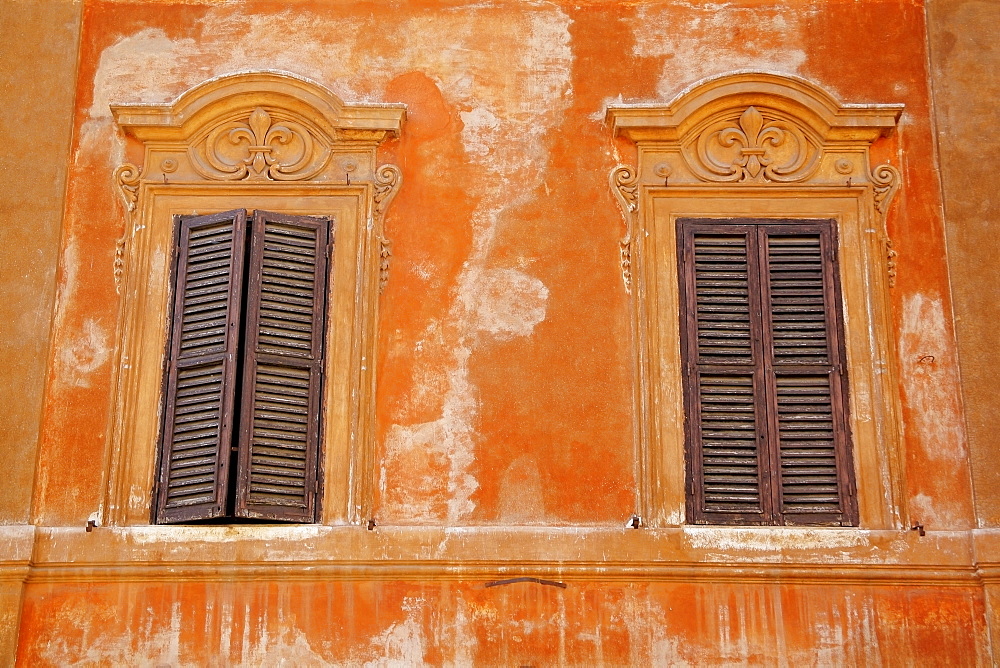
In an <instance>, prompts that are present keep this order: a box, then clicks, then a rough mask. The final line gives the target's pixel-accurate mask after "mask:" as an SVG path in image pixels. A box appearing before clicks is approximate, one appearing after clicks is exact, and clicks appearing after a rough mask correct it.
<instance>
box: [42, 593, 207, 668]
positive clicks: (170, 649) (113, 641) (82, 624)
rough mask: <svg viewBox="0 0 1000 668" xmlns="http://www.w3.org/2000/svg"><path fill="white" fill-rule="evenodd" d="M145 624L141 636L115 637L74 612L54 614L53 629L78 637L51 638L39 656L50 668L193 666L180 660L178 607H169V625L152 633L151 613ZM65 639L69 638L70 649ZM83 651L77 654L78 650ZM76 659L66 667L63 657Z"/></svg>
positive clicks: (65, 610)
mask: <svg viewBox="0 0 1000 668" xmlns="http://www.w3.org/2000/svg"><path fill="white" fill-rule="evenodd" d="M145 618H146V620H147V624H145V628H143V629H142V631H143V632H142V633H136V634H134V635H131V634H126V635H115V634H116V633H117V632H116V631H113V630H108V629H106V628H105V627H104V626H101V625H99V624H94V623H92V622H93V620H92V619H91V618H90V617H89V616H86V615H81V614H80V611H79V610H78V609H76V608H63V609H60V610H57V611H56V613H55V619H54V620H53V626H55V627H56V628H66V629H76V630H77V631H79V634H70V635H69V636H62V637H54V638H51V639H50V640H49V642H48V643H47V644H46V646H45V648H44V650H43V651H42V652H41V654H40V656H41V657H42V658H44V659H45V660H46V665H52V666H176V667H177V668H186V667H187V666H193V665H194V664H191V663H186V662H182V661H181V660H180V634H181V603H180V601H176V602H174V603H173V604H172V605H171V609H170V623H169V624H168V625H164V624H156V625H155V627H156V630H154V624H153V617H152V614H151V611H147V614H146V615H145ZM67 637H72V638H73V640H72V647H71V646H70V642H69V641H67ZM81 647H82V648H86V651H84V652H82V653H80V648H81ZM69 656H78V657H80V658H79V659H78V660H77V661H74V662H72V663H69V662H68V661H67V659H66V657H69Z"/></svg>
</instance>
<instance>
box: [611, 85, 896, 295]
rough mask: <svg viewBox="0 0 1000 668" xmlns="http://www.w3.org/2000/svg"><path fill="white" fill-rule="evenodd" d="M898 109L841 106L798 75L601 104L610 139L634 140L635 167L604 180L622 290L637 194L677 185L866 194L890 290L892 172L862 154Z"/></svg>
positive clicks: (751, 193) (750, 193) (637, 213)
mask: <svg viewBox="0 0 1000 668" xmlns="http://www.w3.org/2000/svg"><path fill="white" fill-rule="evenodd" d="M902 110H903V106H902V105H898V104H891V105H870V104H869V105H844V104H841V103H840V102H839V101H837V100H836V99H835V98H834V97H833V96H832V95H830V94H829V93H827V92H826V91H824V90H823V89H822V88H820V87H818V86H816V85H815V84H812V83H810V82H808V81H805V80H803V79H799V78H797V77H791V76H784V75H777V74H771V73H760V72H741V73H737V74H730V75H724V76H720V77H715V78H711V79H708V80H705V81H703V82H701V83H699V84H696V85H694V86H692V87H691V88H689V89H688V90H687V91H685V92H684V93H682V94H681V95H679V96H678V97H677V98H675V99H674V100H672V101H671V102H669V103H667V104H666V105H662V106H660V105H631V106H628V105H614V106H610V107H608V109H607V122H608V124H609V125H610V126H611V127H612V131H613V133H614V134H615V135H624V136H626V137H627V138H629V139H631V140H632V141H633V142H634V143H635V144H636V146H637V148H638V154H639V164H638V165H637V168H633V167H630V166H627V165H620V166H618V167H616V168H615V169H613V170H612V172H611V175H610V185H611V190H612V192H613V193H614V194H615V196H616V198H617V199H618V203H619V206H620V207H621V209H622V212H623V214H624V216H625V223H626V229H625V235H624V236H623V237H622V239H621V259H620V262H621V269H622V279H623V281H624V283H625V289H626V291H629V292H630V291H631V288H632V274H631V272H632V265H633V264H634V259H635V258H634V257H633V255H634V247H635V244H636V240H635V236H636V235H635V233H634V228H635V226H636V225H637V223H638V222H639V218H640V217H641V215H642V210H641V206H642V202H643V201H644V199H643V192H644V190H646V189H651V188H664V189H665V190H662V191H659V190H658V191H657V192H665V193H669V192H670V191H671V188H672V187H675V188H676V187H680V186H683V187H689V188H700V189H707V191H711V190H721V189H729V188H735V189H743V188H747V189H748V190H746V191H744V193H743V195H741V196H746V197H750V198H754V197H757V198H764V197H768V196H769V195H768V194H767V192H768V190H769V189H772V188H780V189H782V192H783V193H784V195H783V196H795V189H797V188H802V189H803V190H802V193H803V194H802V196H803V197H805V196H808V194H807V191H806V190H805V189H806V188H814V187H816V186H824V187H827V186H829V187H844V188H852V189H854V191H855V192H858V193H860V194H861V195H863V193H864V192H866V193H868V194H867V195H864V196H865V197H867V198H868V199H867V201H868V202H869V205H868V206H869V207H870V208H871V209H872V215H873V216H875V217H876V218H878V219H879V222H880V223H881V224H880V225H879V229H880V230H881V232H880V234H881V235H882V237H883V238H884V242H885V246H886V249H887V250H886V256H887V268H888V274H889V283H890V285H891V284H892V283H893V282H894V278H895V252H894V251H893V250H892V245H891V242H890V241H889V239H888V236H887V235H886V234H885V215H886V213H887V211H888V207H889V204H890V202H891V201H892V197H893V195H894V194H895V192H896V191H897V189H898V188H899V172H898V170H897V169H896V168H895V167H893V166H892V165H889V164H883V165H876V166H874V167H873V166H871V165H870V164H869V157H868V151H869V147H870V146H871V144H872V143H873V142H875V141H876V140H878V139H879V138H880V137H883V136H886V135H887V134H889V133H890V132H892V131H893V130H894V128H895V127H896V123H897V121H898V120H899V117H900V114H901V113H902ZM750 188H755V189H754V190H749V189H750ZM761 188H763V190H761ZM859 189H860V190H859ZM862 191H863V192H862Z"/></svg>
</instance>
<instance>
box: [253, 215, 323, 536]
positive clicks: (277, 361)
mask: <svg viewBox="0 0 1000 668" xmlns="http://www.w3.org/2000/svg"><path fill="white" fill-rule="evenodd" d="M331 225H332V223H331V222H330V221H329V220H326V219H319V218H309V217H305V216H288V215H282V214H277V213H267V212H262V211H258V212H256V214H255V215H254V219H253V232H252V242H251V259H250V279H249V296H248V301H247V335H246V345H247V350H246V355H245V358H244V359H245V361H244V381H243V409H242V410H243V412H242V424H241V436H240V453H239V472H238V478H237V487H236V515H237V516H239V517H256V518H264V519H275V520H286V521H298V522H312V521H314V519H315V513H316V486H317V468H318V456H319V442H320V439H319V437H320V434H319V429H320V410H321V404H320V399H321V391H322V371H323V346H324V334H325V330H324V322H325V318H324V314H325V304H326V281H327V275H328V264H329V262H328V259H327V255H328V237H329V232H328V230H329V229H330V226H331Z"/></svg>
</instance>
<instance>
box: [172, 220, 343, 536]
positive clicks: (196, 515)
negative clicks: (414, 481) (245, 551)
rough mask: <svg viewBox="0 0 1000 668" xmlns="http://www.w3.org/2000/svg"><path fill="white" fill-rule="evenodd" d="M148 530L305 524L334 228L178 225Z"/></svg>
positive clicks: (318, 223) (282, 223) (312, 223)
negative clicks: (162, 526)
mask: <svg viewBox="0 0 1000 668" xmlns="http://www.w3.org/2000/svg"><path fill="white" fill-rule="evenodd" d="M174 228H175V233H176V240H175V246H174V248H175V254H174V264H173V279H172V280H173V286H174V300H173V309H172V316H171V326H170V338H169V348H168V352H167V362H166V370H165V374H164V412H163V423H162V431H161V439H160V449H159V466H158V470H159V475H158V478H157V491H156V504H155V507H154V515H153V521H154V522H155V523H159V524H171V523H186V522H195V521H205V522H219V521H227V522H233V521H287V522H314V521H315V518H316V513H317V506H318V497H319V486H320V480H321V476H320V471H319V468H320V462H319V447H320V429H321V419H320V410H321V394H322V384H323V383H322V375H323V353H324V351H323V348H324V338H325V337H324V333H325V312H326V295H327V289H326V284H327V280H328V276H329V265H330V264H331V262H330V259H329V258H330V256H331V255H332V253H331V250H332V243H333V242H332V235H333V229H332V222H331V221H330V220H328V219H325V218H312V217H307V216H291V215H285V214H279V213H270V212H265V211H257V212H255V213H254V214H253V215H252V216H248V214H247V212H246V211H245V210H235V211H227V212H224V213H218V214H212V215H207V216H176V217H175V219H174Z"/></svg>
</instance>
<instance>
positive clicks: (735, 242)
mask: <svg viewBox="0 0 1000 668" xmlns="http://www.w3.org/2000/svg"><path fill="white" fill-rule="evenodd" d="M747 267H748V265H747V247H746V236H745V235H739V234H734V235H695V238H694V275H695V295H696V296H695V308H696V311H697V319H698V329H697V336H698V361H699V362H700V363H703V364H712V363H717V364H740V363H750V361H751V349H750V309H749V293H748V280H749V277H748V273H747V272H748V269H747Z"/></svg>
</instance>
